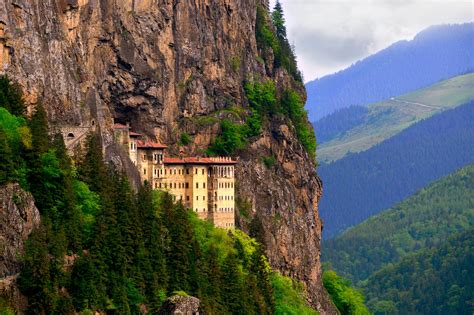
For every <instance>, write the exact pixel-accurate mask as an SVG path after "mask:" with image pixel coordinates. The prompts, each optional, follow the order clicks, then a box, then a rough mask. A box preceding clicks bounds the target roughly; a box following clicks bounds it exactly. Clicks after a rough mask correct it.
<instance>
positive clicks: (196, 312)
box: [158, 295, 204, 315]
mask: <svg viewBox="0 0 474 315" xmlns="http://www.w3.org/2000/svg"><path fill="white" fill-rule="evenodd" d="M200 304H201V301H199V299H198V298H195V297H193V296H182V295H173V296H171V297H169V298H167V299H166V300H165V301H164V302H163V305H162V306H161V308H160V310H159V312H158V314H159V315H204V312H203V311H202V310H201V308H200Z"/></svg>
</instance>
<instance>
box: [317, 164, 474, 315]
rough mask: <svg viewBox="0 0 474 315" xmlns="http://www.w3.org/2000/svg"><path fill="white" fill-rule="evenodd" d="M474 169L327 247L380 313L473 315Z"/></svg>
mask: <svg viewBox="0 0 474 315" xmlns="http://www.w3.org/2000/svg"><path fill="white" fill-rule="evenodd" d="M473 226H474V165H469V166H467V167H464V168H462V169H460V170H458V171H456V172H455V173H452V174H450V175H449V176H446V177H444V178H442V179H440V180H438V181H436V182H434V183H432V184H431V185H429V186H428V187H426V188H423V189H421V190H420V191H418V192H417V193H416V194H415V195H413V196H411V197H410V198H408V199H406V200H405V201H403V202H401V203H400V204H398V205H396V206H394V207H393V208H392V209H389V210H386V211H383V212H381V213H380V214H378V215H375V216H373V217H371V218H369V219H368V220H366V221H364V222H363V223H361V224H358V225H356V226H355V227H353V228H351V229H349V230H347V231H346V232H345V233H343V234H342V235H340V236H338V237H336V238H334V239H331V240H328V241H325V242H323V244H322V247H323V249H322V253H323V257H322V258H323V260H325V261H328V262H330V263H331V266H332V267H333V268H334V269H335V270H336V271H337V272H338V273H340V274H342V275H344V276H346V277H348V278H350V279H351V280H353V281H354V282H355V283H356V284H357V285H358V286H359V287H360V288H363V289H364V291H365V292H364V293H365V295H366V297H367V302H368V305H369V307H370V308H371V311H373V312H374V313H375V314H471V313H472V311H473V309H472V307H473V306H474V304H472V302H473V301H472V292H473V286H474V281H473V275H474V261H473V259H474V248H473V245H474V244H473V243H474V234H473V233H474V231H473Z"/></svg>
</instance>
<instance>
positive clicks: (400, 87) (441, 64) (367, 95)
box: [306, 23, 474, 121]
mask: <svg viewBox="0 0 474 315" xmlns="http://www.w3.org/2000/svg"><path fill="white" fill-rule="evenodd" d="M434 35H436V36H434ZM473 47H474V23H464V24H448V25H439V26H432V27H429V28H427V29H425V30H423V31H421V32H420V33H418V34H417V35H416V36H415V37H414V38H413V39H412V40H410V41H399V42H397V43H394V44H392V45H390V46H389V47H387V48H385V49H383V50H381V51H379V52H377V53H375V54H373V55H371V56H369V57H367V58H365V59H363V60H360V61H358V62H356V63H354V64H353V65H352V66H350V67H348V68H347V69H344V70H341V71H339V72H337V73H335V74H331V75H328V76H324V77H322V78H319V79H316V80H313V81H310V82H307V83H306V88H307V93H308V100H307V102H306V108H307V109H308V111H309V115H310V120H311V121H317V120H318V119H320V118H322V117H324V116H326V115H328V114H330V113H332V112H333V111H334V110H336V109H338V108H342V107H348V106H350V105H365V104H368V103H372V102H377V101H381V100H383V99H386V98H389V97H392V96H394V95H399V94H402V93H407V92H410V91H413V90H416V89H419V88H422V87H425V86H428V85H430V84H433V83H435V82H438V81H440V80H442V79H447V78H449V77H453V76H455V75H459V74H462V73H466V72H469V71H472V70H474V54H473V53H472V51H473ZM387 83H389V84H387Z"/></svg>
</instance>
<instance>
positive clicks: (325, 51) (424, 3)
mask: <svg viewBox="0 0 474 315" xmlns="http://www.w3.org/2000/svg"><path fill="white" fill-rule="evenodd" d="M275 2H276V0H270V6H271V8H273V6H274V4H275ZM280 2H281V4H282V6H283V10H284V13H285V18H286V26H287V34H288V38H289V41H290V44H293V45H294V46H295V48H296V55H297V58H298V65H299V68H300V69H301V71H302V72H303V75H304V79H305V81H306V82H307V81H311V80H314V79H316V78H320V77H322V76H324V75H327V74H331V73H334V72H337V71H339V70H343V69H345V68H347V67H348V66H350V65H351V64H353V63H354V62H356V61H357V60H360V59H363V58H365V57H367V56H369V55H371V54H373V53H375V52H377V51H379V50H381V49H383V48H385V47H387V46H389V45H390V44H392V43H394V42H396V41H399V40H404V39H407V40H409V39H412V38H413V37H414V36H415V35H416V34H417V33H418V32H420V31H421V30H423V29H425V28H426V27H429V26H431V25H437V24H449V23H464V22H472V21H474V1H473V0H280Z"/></svg>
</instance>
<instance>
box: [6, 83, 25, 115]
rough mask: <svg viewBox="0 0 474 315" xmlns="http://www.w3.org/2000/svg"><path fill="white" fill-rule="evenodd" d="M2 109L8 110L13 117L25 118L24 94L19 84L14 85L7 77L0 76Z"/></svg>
mask: <svg viewBox="0 0 474 315" xmlns="http://www.w3.org/2000/svg"><path fill="white" fill-rule="evenodd" d="M0 107H4V108H6V109H7V110H8V111H9V112H10V113H11V114H12V115H15V116H24V115H25V104H24V102H23V93H22V91H21V88H20V86H19V85H18V84H16V83H12V82H11V81H10V79H9V78H8V77H7V76H6V75H3V76H0Z"/></svg>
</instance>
